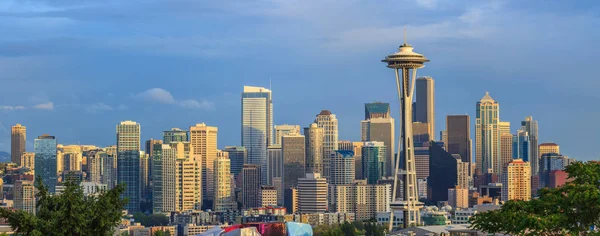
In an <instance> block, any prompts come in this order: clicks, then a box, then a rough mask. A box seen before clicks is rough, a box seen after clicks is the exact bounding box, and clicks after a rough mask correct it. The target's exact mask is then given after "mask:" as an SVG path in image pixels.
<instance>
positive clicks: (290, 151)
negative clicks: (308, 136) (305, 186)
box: [281, 133, 306, 189]
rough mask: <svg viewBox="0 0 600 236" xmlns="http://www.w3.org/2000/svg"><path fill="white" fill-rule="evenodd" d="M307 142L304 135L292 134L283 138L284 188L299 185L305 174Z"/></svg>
mask: <svg viewBox="0 0 600 236" xmlns="http://www.w3.org/2000/svg"><path fill="white" fill-rule="evenodd" d="M304 145H305V141H304V135H301V134H298V133H291V134H288V135H284V136H283V137H282V138H281V151H282V153H283V187H284V189H288V188H291V187H294V186H296V185H297V184H298V179H299V178H302V177H304V174H305V169H304V168H305V166H306V163H305V158H306V156H305V153H304V152H305V150H306V149H305V147H304Z"/></svg>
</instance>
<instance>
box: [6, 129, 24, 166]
mask: <svg viewBox="0 0 600 236" xmlns="http://www.w3.org/2000/svg"><path fill="white" fill-rule="evenodd" d="M26 140H27V127H25V126H23V125H21V124H16V125H15V126H13V127H12V128H11V135H10V160H11V162H12V163H16V164H17V166H21V165H22V164H21V156H22V155H23V153H24V152H25V149H26V148H25V146H26V143H25V141H26Z"/></svg>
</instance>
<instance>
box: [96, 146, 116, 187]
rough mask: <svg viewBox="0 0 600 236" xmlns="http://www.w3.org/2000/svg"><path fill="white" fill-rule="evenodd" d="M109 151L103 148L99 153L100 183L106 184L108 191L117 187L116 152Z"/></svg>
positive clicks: (109, 149)
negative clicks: (100, 160) (100, 164)
mask: <svg viewBox="0 0 600 236" xmlns="http://www.w3.org/2000/svg"><path fill="white" fill-rule="evenodd" d="M113 147H114V146H113ZM111 149H112V148H105V149H104V152H103V153H100V158H101V159H102V180H101V181H100V183H102V184H106V186H107V187H108V189H112V188H114V187H115V186H116V185H117V155H116V151H111ZM115 149H116V147H115Z"/></svg>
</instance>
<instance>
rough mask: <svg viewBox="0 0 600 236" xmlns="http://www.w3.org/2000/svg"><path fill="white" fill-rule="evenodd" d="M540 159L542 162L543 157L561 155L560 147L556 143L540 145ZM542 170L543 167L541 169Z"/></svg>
mask: <svg viewBox="0 0 600 236" xmlns="http://www.w3.org/2000/svg"><path fill="white" fill-rule="evenodd" d="M538 153H539V159H540V160H541V158H542V155H544V154H548V153H560V146H558V144H556V143H542V144H540V145H539V151H538ZM540 168H541V167H540Z"/></svg>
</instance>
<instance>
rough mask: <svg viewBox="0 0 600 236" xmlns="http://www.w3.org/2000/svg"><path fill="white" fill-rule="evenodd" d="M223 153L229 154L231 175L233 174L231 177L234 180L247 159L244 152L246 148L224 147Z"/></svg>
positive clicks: (246, 154)
mask: <svg viewBox="0 0 600 236" xmlns="http://www.w3.org/2000/svg"><path fill="white" fill-rule="evenodd" d="M223 151H225V152H228V153H229V160H230V161H231V174H233V177H234V178H235V177H237V176H238V175H239V174H240V173H241V172H242V168H243V167H244V164H246V162H247V159H248V152H247V151H246V148H245V147H242V146H226V147H225V150H223Z"/></svg>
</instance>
